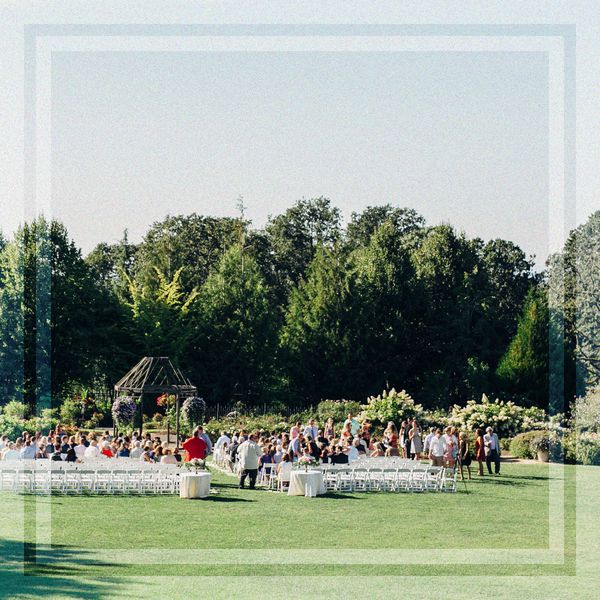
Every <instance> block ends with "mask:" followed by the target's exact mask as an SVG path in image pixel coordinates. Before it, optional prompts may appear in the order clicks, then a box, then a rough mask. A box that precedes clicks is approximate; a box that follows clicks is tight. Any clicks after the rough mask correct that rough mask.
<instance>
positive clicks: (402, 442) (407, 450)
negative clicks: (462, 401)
mask: <svg viewBox="0 0 600 600" xmlns="http://www.w3.org/2000/svg"><path fill="white" fill-rule="evenodd" d="M371 429H372V426H371V423H370V422H369V421H364V422H363V423H359V421H358V420H357V419H356V418H355V417H354V415H352V414H348V418H347V419H346V421H345V422H344V424H343V426H342V427H341V430H339V431H336V428H335V427H334V423H333V420H332V419H329V420H328V421H327V422H326V423H325V424H324V425H323V426H322V427H319V426H318V425H317V423H316V421H315V419H310V420H309V421H308V423H306V424H305V425H303V424H302V423H301V422H296V423H295V424H294V425H293V426H292V427H291V428H290V431H289V432H286V433H275V432H273V433H267V434H262V435H261V434H259V433H249V432H246V431H244V430H241V431H238V432H236V433H235V434H233V435H231V436H230V435H229V434H228V433H227V432H225V431H222V432H221V435H220V437H219V439H218V440H217V441H216V443H215V451H216V452H219V453H220V455H221V456H223V457H224V458H225V461H226V462H227V463H228V464H229V468H230V469H231V471H236V470H239V471H240V473H241V477H240V487H244V481H245V479H246V477H248V478H249V481H250V487H254V485H255V482H256V477H257V473H258V472H259V471H260V470H261V469H263V468H264V467H265V465H276V467H275V468H276V469H277V472H278V475H280V476H281V475H283V476H284V477H285V476H286V475H287V472H289V471H290V470H291V468H292V466H293V464H294V463H295V462H297V461H298V460H300V459H301V458H302V457H305V458H306V459H309V461H311V462H315V463H331V464H348V463H351V462H354V461H356V460H358V459H360V458H364V457H379V456H398V457H403V458H405V459H413V460H423V459H427V460H429V462H430V464H431V465H432V466H440V467H447V468H457V469H459V470H460V474H461V478H464V476H465V472H466V475H467V477H468V478H469V479H471V465H472V462H473V460H475V461H476V462H477V463H478V474H479V475H481V476H482V475H483V474H484V464H486V466H487V470H488V473H489V474H492V472H494V473H495V474H499V473H500V441H499V439H498V436H497V434H495V433H494V431H493V429H492V428H491V427H488V428H487V430H486V433H484V432H483V430H482V429H477V431H476V432H475V433H476V436H475V443H474V448H473V449H472V448H471V442H470V440H469V436H468V435H467V433H466V432H459V431H457V429H456V428H454V427H446V428H445V429H444V430H443V431H442V429H440V428H436V427H431V428H430V429H429V431H428V432H427V434H426V435H424V433H423V431H422V429H421V427H420V425H419V423H418V421H417V420H416V419H407V420H405V421H402V422H401V423H400V427H399V428H397V427H396V425H395V424H394V423H393V422H392V421H390V422H389V423H388V424H387V427H386V428H385V430H384V432H383V434H382V435H381V436H378V437H377V438H376V437H374V436H372V435H371ZM492 463H493V464H494V471H492Z"/></svg>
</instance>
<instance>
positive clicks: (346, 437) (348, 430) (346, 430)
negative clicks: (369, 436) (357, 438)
mask: <svg viewBox="0 0 600 600" xmlns="http://www.w3.org/2000/svg"><path fill="white" fill-rule="evenodd" d="M352 437H353V436H352V424H351V423H350V421H346V422H345V423H344V427H343V429H342V433H340V442H342V443H346V444H349V443H350V440H351V439H352Z"/></svg>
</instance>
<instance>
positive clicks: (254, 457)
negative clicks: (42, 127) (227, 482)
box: [237, 433, 261, 490]
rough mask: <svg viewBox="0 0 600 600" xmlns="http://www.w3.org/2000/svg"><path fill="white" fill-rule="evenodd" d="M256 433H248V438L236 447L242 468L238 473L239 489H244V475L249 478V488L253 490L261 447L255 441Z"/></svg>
mask: <svg viewBox="0 0 600 600" xmlns="http://www.w3.org/2000/svg"><path fill="white" fill-rule="evenodd" d="M256 439H257V435H256V434H255V433H252V434H250V436H249V437H248V439H247V440H246V441H245V442H243V443H241V444H240V445H239V446H238V449H237V455H238V460H239V463H240V467H241V469H242V472H241V475H240V490H243V489H244V482H245V481H246V477H248V478H249V479H250V489H251V490H253V489H254V486H255V485H256V477H257V476H258V460H259V459H260V455H261V449H260V446H259V445H258V444H257V443H256Z"/></svg>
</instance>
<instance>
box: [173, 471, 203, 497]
mask: <svg viewBox="0 0 600 600" xmlns="http://www.w3.org/2000/svg"><path fill="white" fill-rule="evenodd" d="M209 494H210V473H207V472H206V471H205V472H203V473H184V474H183V475H181V477H180V478H179V497H180V498H206V497H207V496H208V495H209Z"/></svg>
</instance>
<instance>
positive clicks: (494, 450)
mask: <svg viewBox="0 0 600 600" xmlns="http://www.w3.org/2000/svg"><path fill="white" fill-rule="evenodd" d="M483 445H484V448H485V464H486V465H487V470H488V473H489V474H490V475H491V474H492V462H493V463H494V472H495V474H496V475H500V440H499V439H498V436H497V435H496V434H495V433H494V430H493V429H492V428H491V427H488V428H487V429H486V434H485V435H484V436H483Z"/></svg>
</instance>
